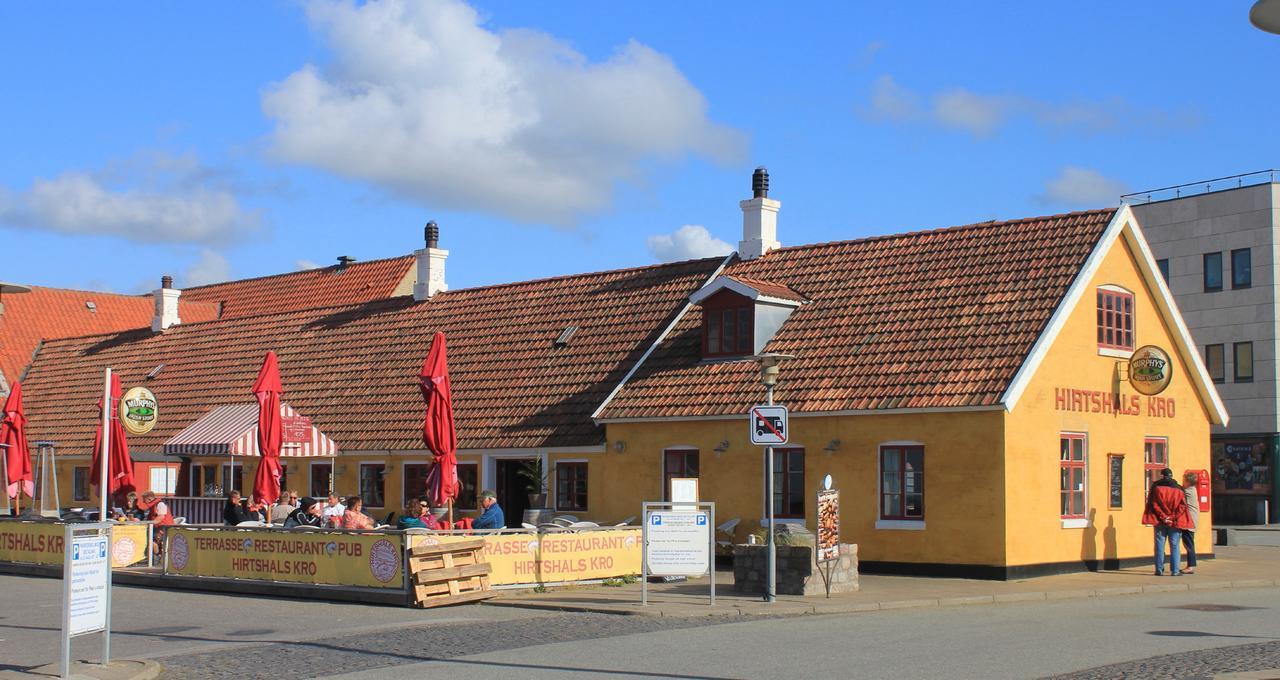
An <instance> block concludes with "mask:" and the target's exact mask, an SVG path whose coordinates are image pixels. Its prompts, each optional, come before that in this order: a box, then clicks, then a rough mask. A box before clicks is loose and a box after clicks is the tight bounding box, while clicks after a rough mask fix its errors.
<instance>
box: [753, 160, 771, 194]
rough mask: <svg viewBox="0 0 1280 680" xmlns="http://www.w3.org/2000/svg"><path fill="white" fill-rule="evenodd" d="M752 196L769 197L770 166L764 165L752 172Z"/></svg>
mask: <svg viewBox="0 0 1280 680" xmlns="http://www.w3.org/2000/svg"><path fill="white" fill-rule="evenodd" d="M751 197H752V198H768V197H769V168H766V167H764V166H763V165H762V166H760V167H758V168H756V171H755V172H753V173H751Z"/></svg>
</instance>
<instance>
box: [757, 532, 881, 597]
mask: <svg viewBox="0 0 1280 680" xmlns="http://www.w3.org/2000/svg"><path fill="white" fill-rule="evenodd" d="M777 550H778V559H777V576H776V579H777V584H776V585H777V592H776V594H778V595H825V594H826V592H827V588H826V585H825V582H824V580H823V574H824V573H826V572H827V571H830V573H831V592H832V593H848V592H853V591H856V590H858V545H857V544H856V543H841V544H840V559H838V560H836V561H834V562H829V563H825V564H822V565H818V564H815V563H814V561H813V547H812V546H807V545H780V546H777ZM768 560H769V553H768V546H764V545H746V544H739V545H735V546H733V589H734V591H735V592H739V593H760V594H763V593H764V585H765V580H766V579H767V578H768V571H767V570H768ZM819 569H821V570H822V571H821V572H819Z"/></svg>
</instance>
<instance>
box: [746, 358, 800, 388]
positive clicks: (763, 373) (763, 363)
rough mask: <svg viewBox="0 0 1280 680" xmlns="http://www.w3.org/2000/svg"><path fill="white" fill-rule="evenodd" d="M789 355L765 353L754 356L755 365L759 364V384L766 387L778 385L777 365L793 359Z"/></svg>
mask: <svg viewBox="0 0 1280 680" xmlns="http://www.w3.org/2000/svg"><path fill="white" fill-rule="evenodd" d="M794 358H795V356H794V355H791V354H779V353H777V352H766V353H764V354H757V355H756V356H755V360H756V363H758V364H760V382H762V383H764V384H765V386H766V387H773V386H774V385H776V384H778V364H779V363H781V362H782V360H783V359H794Z"/></svg>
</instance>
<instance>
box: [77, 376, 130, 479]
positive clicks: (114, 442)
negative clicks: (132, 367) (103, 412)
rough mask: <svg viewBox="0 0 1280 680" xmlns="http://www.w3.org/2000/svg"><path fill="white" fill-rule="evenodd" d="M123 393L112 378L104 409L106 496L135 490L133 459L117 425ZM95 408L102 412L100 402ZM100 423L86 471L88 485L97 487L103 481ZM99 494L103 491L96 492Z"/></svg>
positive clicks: (116, 379) (120, 425) (118, 384)
mask: <svg viewBox="0 0 1280 680" xmlns="http://www.w3.org/2000/svg"><path fill="white" fill-rule="evenodd" d="M123 395H124V391H123V390H121V389H120V376H118V375H116V374H115V373H112V374H111V404H110V405H109V406H106V408H107V409H109V411H110V414H111V441H110V446H111V450H110V451H108V452H107V462H108V466H107V491H106V492H107V493H108V494H121V495H123V494H126V493H129V492H130V491H133V490H135V488H136V487H135V486H134V483H133V458H130V457H129V441H128V440H127V439H125V438H124V423H121V422H120V414H119V413H118V412H117V410H118V409H117V408H116V406H117V405H119V403H120V397H122V396H123ZM98 408H99V409H102V408H104V406H103V403H102V400H101V399H99V400H98ZM101 454H102V422H101V419H99V422H98V432H97V434H95V435H94V436H93V466H92V467H91V468H90V470H89V483H90V484H92V485H94V486H98V485H99V484H100V481H99V480H101V479H102V472H101V470H102V468H100V467H98V465H99V464H100V463H101ZM98 493H99V494H102V493H103V492H102V490H101V489H99V490H98Z"/></svg>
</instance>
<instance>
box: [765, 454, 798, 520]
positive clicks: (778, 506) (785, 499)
mask: <svg viewBox="0 0 1280 680" xmlns="http://www.w3.org/2000/svg"><path fill="white" fill-rule="evenodd" d="M804 496H805V494H804V449H777V448H775V449H774V450H773V516H774V517H783V518H789V519H795V518H798V519H804Z"/></svg>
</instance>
